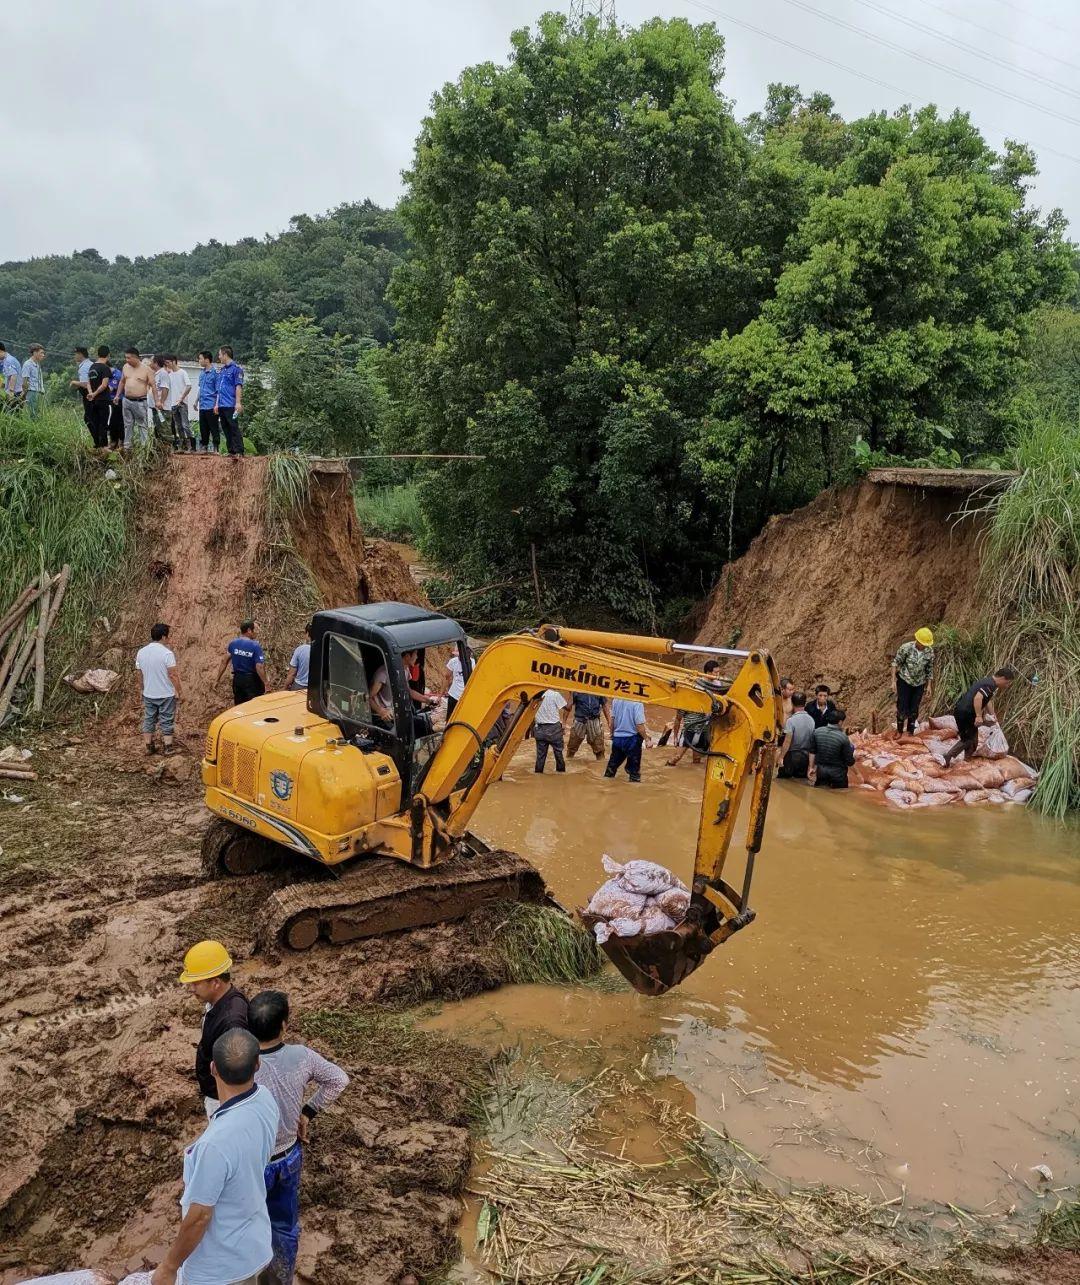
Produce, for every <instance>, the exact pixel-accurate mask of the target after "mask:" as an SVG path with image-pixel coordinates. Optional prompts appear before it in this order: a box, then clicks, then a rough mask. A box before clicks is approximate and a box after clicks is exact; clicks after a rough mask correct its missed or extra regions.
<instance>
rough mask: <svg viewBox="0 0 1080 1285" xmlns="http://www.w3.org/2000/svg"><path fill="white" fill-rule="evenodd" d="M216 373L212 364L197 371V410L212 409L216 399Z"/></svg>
mask: <svg viewBox="0 0 1080 1285" xmlns="http://www.w3.org/2000/svg"><path fill="white" fill-rule="evenodd" d="M217 390H218V373H217V368H216V367H214V366H210V367H208V368H207V369H206V370H202V371H200V372H199V410H213V409H214V402H215V401H216V400H217Z"/></svg>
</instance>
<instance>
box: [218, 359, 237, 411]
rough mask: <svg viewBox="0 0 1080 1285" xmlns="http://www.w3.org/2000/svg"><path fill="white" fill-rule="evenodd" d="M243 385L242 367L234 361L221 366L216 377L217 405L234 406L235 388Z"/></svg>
mask: <svg viewBox="0 0 1080 1285" xmlns="http://www.w3.org/2000/svg"><path fill="white" fill-rule="evenodd" d="M243 386H244V368H243V366H238V365H237V364H236V362H235V361H230V362H229V364H228V365H227V366H222V367H221V369H220V370H219V371H218V377H217V403H218V405H219V406H235V405H236V390H237V388H243Z"/></svg>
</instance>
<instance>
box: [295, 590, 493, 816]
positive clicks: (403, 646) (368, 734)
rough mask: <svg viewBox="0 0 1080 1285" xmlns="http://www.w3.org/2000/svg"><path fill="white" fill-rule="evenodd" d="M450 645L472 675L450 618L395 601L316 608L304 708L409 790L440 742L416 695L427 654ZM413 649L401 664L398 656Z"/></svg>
mask: <svg viewBox="0 0 1080 1285" xmlns="http://www.w3.org/2000/svg"><path fill="white" fill-rule="evenodd" d="M433 647H450V648H452V649H454V650H455V651H456V652H457V655H458V658H459V659H460V661H461V667H462V674H463V675H464V676H465V677H466V678H467V677H468V676H469V674H470V673H471V672H472V656H471V653H470V652H469V648H468V645H467V639H466V636H465V632H464V630H463V629H462V628H461V626H460V625H459V624H458V623H457V622H456V621H454V620H451V619H449V617H447V616H441V615H438V614H437V613H436V612H433V611H425V610H424V609H423V608H422V607H413V606H410V605H407V604H405V603H400V602H379V603H372V604H370V605H368V606H363V607H338V608H335V609H333V610H329V611H320V612H319V613H318V614H317V615H316V616H315V618H314V620H313V622H312V639H311V669H310V678H309V680H308V693H307V707H308V711H309V713H311V714H315V715H317V716H318V717H320V718H324V719H326V720H327V721H328V722H330V723H334V724H335V725H336V726H337V727H338V728H339V729H340V731H341V734H342V736H343V737H344V738H345V740H346V741H347V742H349V743H350V744H352V745H355V746H356V747H357V748H358V749H360V750H362V751H364V752H365V753H368V752H371V751H373V750H375V751H379V752H381V753H383V754H385V755H386V756H387V757H388V758H390V759H392V760H393V762H394V764H395V766H396V767H397V770H398V775H399V776H400V778H401V783H402V794H403V797H408V796H409V795H411V794H413V793H414V792H415V791H416V788H417V786H418V785H419V782H420V780H421V779H422V778H423V774H424V771H425V769H426V767H427V765H428V763H429V762H430V761H431V759H432V757H433V756H434V754H435V753H436V752H437V750H438V748H439V746H440V744H441V743H442V733H441V731H440V732H436V731H435V729H434V727H433V726H432V722H431V715H430V714H429V713H428V712H427V711H426V710H425V709H424V708H422V707H421V705H420V704H419V703H418V702H417V700H416V699H415V697H414V695H413V693H414V692H423V691H424V690H425V683H426V673H425V669H426V664H427V652H428V649H429V648H433ZM413 653H415V660H414V661H413V663H412V664H411V665H408V666H407V665H406V662H405V657H406V656H410V655H412V654H413Z"/></svg>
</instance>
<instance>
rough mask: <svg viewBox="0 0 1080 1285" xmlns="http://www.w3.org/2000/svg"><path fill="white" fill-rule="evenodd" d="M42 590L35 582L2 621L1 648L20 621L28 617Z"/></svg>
mask: <svg viewBox="0 0 1080 1285" xmlns="http://www.w3.org/2000/svg"><path fill="white" fill-rule="evenodd" d="M41 594H42V588H41V584H40V582H38V581H35V582H34V583H33V584H31V585H27V587H26V588H25V589H24V590H23V592H22V593H21V594H20V596H19V598H18V599H17V600H16V602H15V605H14V606H13V607H11V608H10V609H9V610H8V612H7V613H6V615H5V616H4V618H3V620H0V647H2V646H3V645H4V640H5V639H6V638H7V637H8V635H9V634H10V633H11V632H12V630H13V629H14V628H15V626H16V625H17V624H18V623H19V621H20V620H21V619H22V618H23V616H25V615H26V613H27V612H28V611H29V610H30V608H31V607H32V606H33V605H34V603H35V602H37V600H38V599H39V598H40V597H41Z"/></svg>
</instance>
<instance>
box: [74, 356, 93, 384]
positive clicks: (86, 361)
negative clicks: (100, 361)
mask: <svg viewBox="0 0 1080 1285" xmlns="http://www.w3.org/2000/svg"><path fill="white" fill-rule="evenodd" d="M93 364H94V363H93V362H92V361H91V360H90V358H89V357H84V358H83V359H82V361H80V362H79V372H78V374H77V375H76V376H75V378H76V379H77V380H78V381H79V383H80V384H85V383H86V381H87V380H88V379H89V378H90V367H91V366H92V365H93Z"/></svg>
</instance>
